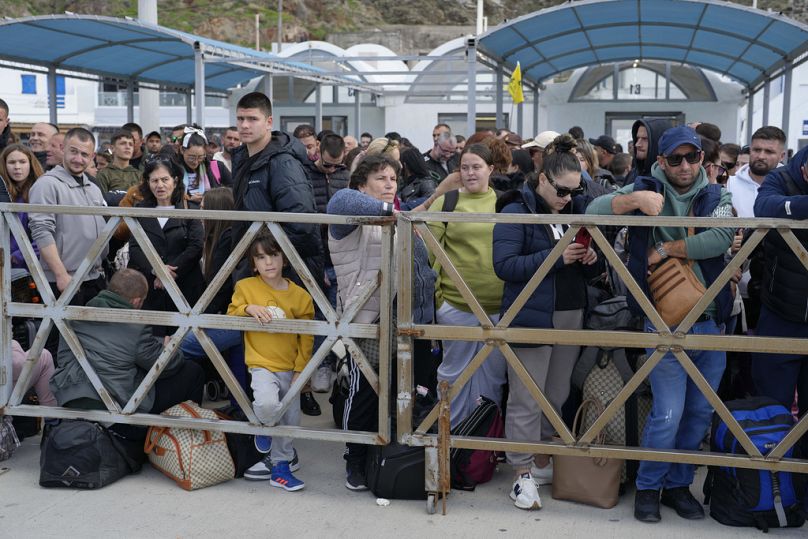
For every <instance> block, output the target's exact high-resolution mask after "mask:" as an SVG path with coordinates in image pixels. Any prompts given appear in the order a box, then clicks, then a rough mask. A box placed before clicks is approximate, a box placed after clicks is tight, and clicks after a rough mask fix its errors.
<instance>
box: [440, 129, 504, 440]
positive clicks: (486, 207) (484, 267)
mask: <svg viewBox="0 0 808 539" xmlns="http://www.w3.org/2000/svg"><path fill="white" fill-rule="evenodd" d="M493 171H494V160H493V156H492V154H491V150H489V149H488V147H487V146H486V145H484V144H471V145H467V146H466V147H465V148H464V149H463V153H462V154H461V157H460V180H461V182H462V187H461V188H460V189H459V190H457V191H450V192H449V193H447V194H445V195H443V196H440V197H438V198H437V200H435V202H433V203H432V204H430V207H429V211H438V212H439V211H444V209H445V211H454V212H467V213H494V212H495V211H496V204H497V195H496V192H495V191H494V188H493V187H492V186H490V185H489V180H490V178H491V173H492V172H493ZM450 208H453V209H450ZM429 230H430V231H431V232H432V234H433V235H434V236H435V238H436V239H437V240H438V243H440V245H441V247H442V248H443V250H444V251H445V252H446V254H447V255H448V257H449V260H451V262H452V265H453V266H454V267H455V268H456V269H457V271H458V272H459V273H460V276H461V277H462V278H463V281H465V283H466V285H468V287H469V289H470V290H471V293H472V294H474V297H475V298H476V299H477V301H478V303H479V304H480V306H481V307H482V309H483V310H484V311H485V313H486V315H488V317H489V318H490V320H491V322H492V323H493V324H496V323H497V321H498V320H499V307H500V305H501V303H502V281H501V280H500V279H499V278H498V277H497V276H496V274H495V273H494V267H493V265H492V258H491V246H492V237H493V231H494V225H493V224H491V223H479V222H471V223H458V222H452V223H449V222H441V221H431V222H430V223H429ZM430 260H432V261H433V263H434V265H433V268H434V269H435V271H436V272H437V273H438V282H437V283H436V286H435V290H436V293H435V299H436V302H435V305H436V306H437V307H438V311H437V313H436V320H437V323H438V324H441V325H449V326H475V325H479V324H480V321H479V319H478V318H477V316H476V315H475V314H474V312H473V311H472V308H471V307H470V306H469V305H468V303H467V302H466V300H465V298H464V297H463V295H462V294H461V293H460V290H459V289H458V286H457V284H455V283H454V281H452V279H451V278H450V277H449V273H448V272H447V271H446V269H445V268H444V267H443V266H442V265H441V264H440V263H439V262H438V261H437V260H436V259H435V258H434V254H432V255H430ZM484 345H485V343H483V342H480V341H454V340H446V341H443V361H442V362H441V364H440V366H439V367H438V382H441V381H442V380H446V381H447V382H449V383H450V384H453V383H454V382H455V380H457V378H458V377H459V376H460V375H461V373H462V372H463V371H464V370H465V369H466V367H468V365H469V363H470V362H471V360H472V358H474V356H475V355H476V354H477V352H479V351H480V350H481V349H482V348H483V346H484ZM506 373H507V369H506V367H505V358H503V357H502V354H501V353H500V352H499V350H498V349H496V348H495V349H494V350H493V351H492V352H491V353H490V354H489V356H488V358H487V359H486V360H485V361H484V362H483V364H482V365H481V366H480V368H479V369H477V370H476V371H475V372H474V374H473V375H472V376H471V379H470V380H469V381H468V382H467V383H466V384H465V385H464V386H463V387H462V388H461V389H460V392H459V393H458V394H457V396H456V397H455V398H454V399H453V400H452V409H451V423H452V427H455V426H456V425H457V424H458V423H460V422H461V421H462V420H463V419H465V418H466V417H468V416H469V414H471V412H472V411H473V410H474V408H475V407H476V406H477V399H478V398H479V397H480V396H481V395H482V396H485V397H487V398H489V399H491V400H493V401H494V402H496V403H497V404H498V405H500V404H501V402H502V387H503V385H504V384H505V382H506Z"/></svg>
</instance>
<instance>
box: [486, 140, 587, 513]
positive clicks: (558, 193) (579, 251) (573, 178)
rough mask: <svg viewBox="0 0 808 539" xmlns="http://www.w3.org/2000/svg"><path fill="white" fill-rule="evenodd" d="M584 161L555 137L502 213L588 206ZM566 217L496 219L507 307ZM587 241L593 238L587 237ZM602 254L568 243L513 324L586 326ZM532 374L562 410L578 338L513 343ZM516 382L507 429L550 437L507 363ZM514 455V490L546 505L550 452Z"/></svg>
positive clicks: (519, 499)
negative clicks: (590, 285)
mask: <svg viewBox="0 0 808 539" xmlns="http://www.w3.org/2000/svg"><path fill="white" fill-rule="evenodd" d="M583 193H584V189H583V185H582V179H581V165H580V163H579V161H578V158H577V156H576V154H575V140H574V139H573V138H572V137H571V136H570V135H567V134H565V135H561V136H559V137H557V138H556V139H555V140H554V141H553V142H552V144H550V145H549V146H548V147H547V148H546V149H545V155H544V163H543V168H542V171H541V172H540V173H538V175H536V174H531V175H530V176H529V178H528V180H527V182H526V183H525V185H524V186H523V187H522V189H521V190H520V191H512V192H511V193H509V194H508V195H506V197H507V198H503V200H502V201H501V202H500V205H503V204H504V208H503V209H502V213H517V214H540V215H541V214H544V215H552V214H572V213H584V197H583V196H579V195H583ZM567 228H568V227H567V225H560V224H549V225H539V224H509V223H498V224H497V225H496V226H495V227H494V240H493V242H494V252H493V260H494V269H495V271H496V274H497V276H498V277H499V278H500V279H502V280H503V281H505V289H504V291H503V297H502V313H503V314H504V313H505V312H507V311H508V309H509V308H510V307H511V305H512V304H513V303H514V301H515V300H516V298H517V297H518V296H519V293H520V292H521V291H522V289H524V287H525V285H526V284H527V282H528V281H529V280H530V278H531V277H532V276H533V274H534V273H536V270H538V268H539V267H540V266H541V265H542V263H543V262H544V260H545V259H546V258H547V256H548V255H549V253H550V251H551V250H552V249H553V247H555V245H556V243H557V242H558V241H559V240H560V239H561V237H562V235H563V234H564V232H565V231H566V229H567ZM587 243H588V242H587ZM596 260H597V255H596V254H595V251H594V250H593V249H592V248H591V247H589V246H588V245H584V244H581V243H574V242H573V243H570V244H569V245H568V246H567V247H566V248H565V249H564V251H563V253H562V255H561V257H560V258H558V260H556V262H555V263H553V265H552V267H551V269H550V272H549V273H548V274H547V276H546V277H545V278H544V280H543V281H542V282H541V283H540V284H539V286H538V288H536V290H535V291H534V292H533V293H532V294H531V295H530V299H528V301H527V303H526V304H525V305H524V307H522V309H521V310H520V311H519V313H518V314H517V315H516V317H515V318H514V319H513V322H512V323H511V325H510V327H522V328H555V329H581V327H583V319H584V308H585V307H586V282H587V275H586V273H587V269H589V268H593V266H592V265H593V264H594V263H595V261H596ZM511 346H512V347H513V350H514V352H515V353H516V355H517V356H518V357H519V360H520V361H521V362H522V364H523V365H524V366H525V368H526V369H527V371H528V373H529V374H530V376H531V378H532V379H533V381H534V382H536V385H537V386H538V387H539V389H541V390H542V391H543V392H544V394H545V396H546V397H547V399H548V400H549V401H550V403H551V404H552V405H553V407H554V408H555V409H556V410H557V411H560V410H561V407H562V406H563V404H564V402H565V401H566V400H567V397H568V395H569V389H570V378H571V376H572V369H573V366H574V365H575V361H576V360H577V359H578V353H579V347H578V346H567V345H564V346H561V345H553V346H549V345H538V346H537V345H528V344H518V343H514V344H512V345H511ZM508 375H509V376H508V380H509V382H510V386H509V387H510V390H509V393H508V407H507V410H508V413H507V415H506V418H505V437H506V438H507V439H508V440H511V441H520V442H540V441H546V440H550V439H551V438H552V436H553V434H554V432H555V430H554V429H553V427H552V425H551V424H550V422H549V421H548V420H547V418H545V417H543V414H542V412H541V410H540V408H539V405H538V404H537V403H536V401H535V400H534V399H533V397H532V396H531V394H530V392H529V391H528V389H527V388H526V387H525V385H524V384H523V383H522V381H521V380H520V379H519V377H518V376H517V375H516V373H515V371H514V370H513V369H511V368H510V367H509V368H508ZM506 455H507V459H508V463H509V464H510V465H511V466H512V467H513V469H514V472H515V474H516V478H515V480H514V484H513V488H512V489H511V492H510V497H511V499H512V500H513V501H514V505H516V507H518V508H520V509H538V508H540V507H541V499H540V498H539V492H538V485H539V484H549V483H551V482H552V473H553V472H552V464H551V463H550V457H549V456H548V455H533V454H531V453H519V452H511V451H509V452H508V453H507V454H506Z"/></svg>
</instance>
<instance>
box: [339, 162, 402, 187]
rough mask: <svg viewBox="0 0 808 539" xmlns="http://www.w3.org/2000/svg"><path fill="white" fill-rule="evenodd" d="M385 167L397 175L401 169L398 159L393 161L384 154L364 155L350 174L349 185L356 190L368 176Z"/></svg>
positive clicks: (364, 182) (363, 183)
mask: <svg viewBox="0 0 808 539" xmlns="http://www.w3.org/2000/svg"><path fill="white" fill-rule="evenodd" d="M387 167H390V168H392V169H393V170H394V171H395V173H396V176H398V173H399V170H400V169H401V166H400V165H399V164H398V161H393V160H392V159H390V158H389V157H387V156H385V155H384V154H377V155H366V156H365V157H364V159H362V160H361V161H360V162H359V164H358V165H357V166H356V170H354V172H353V174H351V183H350V185H349V187H350V188H351V189H357V190H358V189H359V188H360V187H362V186H363V185H365V184H366V183H367V181H368V176H370V175H371V174H373V173H374V172H378V171H380V170H383V169H385V168H387Z"/></svg>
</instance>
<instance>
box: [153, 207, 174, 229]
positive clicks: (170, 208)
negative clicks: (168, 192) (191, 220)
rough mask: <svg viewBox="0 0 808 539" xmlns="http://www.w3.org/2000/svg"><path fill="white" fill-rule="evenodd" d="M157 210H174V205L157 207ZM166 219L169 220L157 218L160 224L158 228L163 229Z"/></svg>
mask: <svg viewBox="0 0 808 539" xmlns="http://www.w3.org/2000/svg"><path fill="white" fill-rule="evenodd" d="M157 208H158V209H160V210H173V209H174V204H169V205H168V206H157ZM168 219H169V218H168V217H158V218H157V222H158V223H160V228H163V227H165V226H166V223H167V222H168Z"/></svg>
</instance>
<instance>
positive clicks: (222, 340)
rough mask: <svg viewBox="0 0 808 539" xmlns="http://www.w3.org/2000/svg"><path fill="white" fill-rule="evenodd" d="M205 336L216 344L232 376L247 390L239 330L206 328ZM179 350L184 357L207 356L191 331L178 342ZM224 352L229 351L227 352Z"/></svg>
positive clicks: (245, 369) (242, 347)
mask: <svg viewBox="0 0 808 539" xmlns="http://www.w3.org/2000/svg"><path fill="white" fill-rule="evenodd" d="M204 331H205V333H206V334H207V336H208V337H209V338H210V340H211V341H213V344H214V345H216V348H217V349H218V350H219V352H222V354H223V355H224V358H225V360H226V361H227V365H228V366H229V367H230V370H231V371H233V376H235V377H236V380H238V383H239V385H241V387H242V388H244V390H245V391H246V390H247V387H248V384H247V366H246V365H245V363H244V338H243V336H242V333H241V332H240V331H236V330H232V329H206V330H204ZM180 350H182V353H183V355H185V356H186V357H207V354H206V353H205V350H204V349H203V348H202V345H201V344H200V343H199V339H197V338H196V335H194V334H193V333H188V335H186V336H185V338H184V339H183V340H182V343H181V344H180ZM226 352H230V353H229V354H228V353H226Z"/></svg>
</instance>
